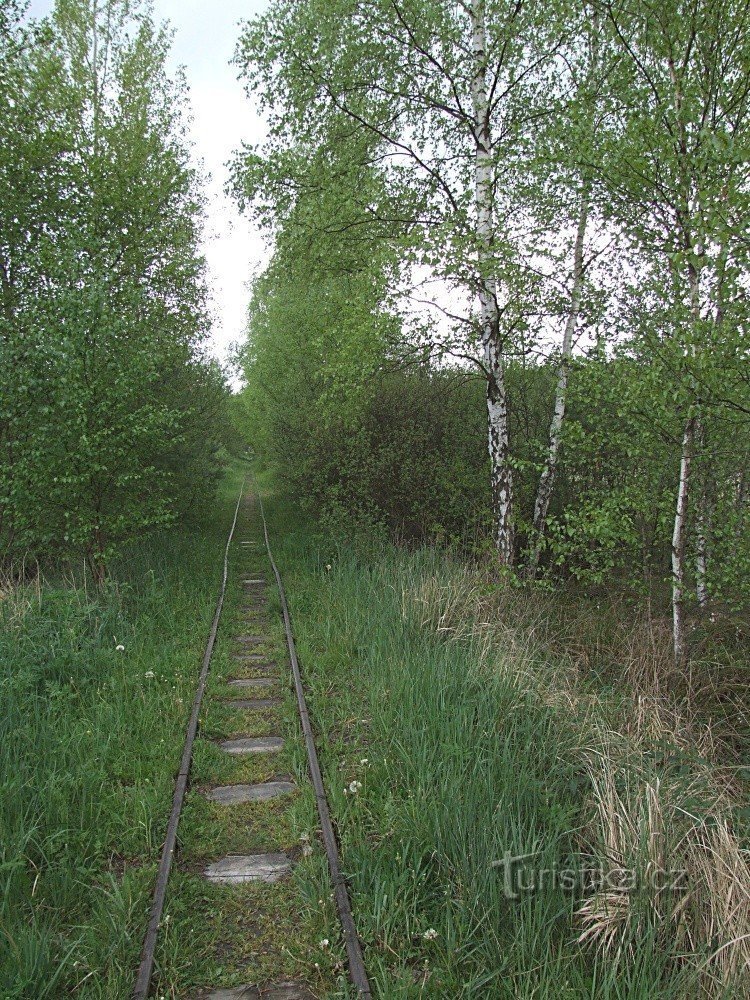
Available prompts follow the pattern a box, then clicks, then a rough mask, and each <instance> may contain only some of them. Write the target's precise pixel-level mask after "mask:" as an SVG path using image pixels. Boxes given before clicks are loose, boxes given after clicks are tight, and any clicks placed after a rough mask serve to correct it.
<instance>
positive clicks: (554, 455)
mask: <svg viewBox="0 0 750 1000" xmlns="http://www.w3.org/2000/svg"><path fill="white" fill-rule="evenodd" d="M589 204H590V187H589V186H588V185H586V186H585V187H584V189H583V192H582V194H581V205H580V210H579V213H578V230H577V232H576V240H575V244H574V247H573V284H572V287H571V291H570V310H569V312H568V318H567V321H566V323H565V332H564V333H563V343H562V355H561V357H560V368H559V370H558V373H557V386H556V388H555V408H554V411H553V414H552V421H551V423H550V428H549V446H548V449H547V458H546V460H545V463H544V468H543V469H542V474H541V476H540V477H539V486H538V488H537V493H536V502H535V504H534V522H533V532H532V547H531V551H530V552H529V560H528V565H527V575H528V577H529V578H530V579H532V580H533V579H534V577H535V576H536V572H537V567H538V566H539V556H540V553H541V550H542V540H543V538H544V529H545V525H546V523H547V512H548V511H549V505H550V500H551V499H552V491H553V489H554V485H555V477H556V475H557V463H558V458H559V454H560V439H561V437H562V427H563V421H564V419H565V406H566V402H567V395H568V376H569V372H570V357H571V354H572V352H573V336H574V334H575V329H576V324H577V322H578V317H579V315H580V312H581V292H582V290H583V270H584V269H583V245H584V241H585V238H586V224H587V222H588V216H589Z"/></svg>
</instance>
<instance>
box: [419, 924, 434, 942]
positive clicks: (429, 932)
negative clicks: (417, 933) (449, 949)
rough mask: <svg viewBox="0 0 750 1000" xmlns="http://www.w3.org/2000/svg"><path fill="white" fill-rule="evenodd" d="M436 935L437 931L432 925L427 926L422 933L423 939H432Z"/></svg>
mask: <svg viewBox="0 0 750 1000" xmlns="http://www.w3.org/2000/svg"><path fill="white" fill-rule="evenodd" d="M437 936H438V932H437V931H436V930H435V928H434V927H429V928H428V929H427V930H426V931H425V932H424V934H423V935H422V937H423V938H424V939H425V941H434V940H435V938H436V937H437Z"/></svg>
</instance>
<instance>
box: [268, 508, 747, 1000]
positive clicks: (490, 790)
mask: <svg viewBox="0 0 750 1000" xmlns="http://www.w3.org/2000/svg"><path fill="white" fill-rule="evenodd" d="M270 506H271V511H270V513H271V532H272V544H273V545H274V548H275V551H276V554H277V557H278V559H279V561H280V564H281V569H282V573H283V574H284V577H285V581H286V585H287V588H288V591H289V595H290V600H291V607H292V615H293V618H294V625H295V630H296V635H297V641H298V648H299V652H300V658H301V661H302V666H303V675H304V679H305V684H306V687H307V689H308V691H309V700H310V707H311V713H312V716H313V719H314V725H315V727H316V729H317V733H318V741H319V747H320V751H321V758H322V764H323V768H324V772H325V780H326V783H327V786H328V788H329V791H330V797H331V804H332V810H333V813H334V817H335V821H336V824H337V827H338V834H339V838H340V842H341V846H342V852H343V862H344V868H345V870H346V872H347V874H348V876H349V879H350V884H351V891H352V897H353V907H354V911H355V915H356V920H357V924H358V928H359V931H360V934H361V936H362V937H363V940H364V942H365V946H366V951H365V957H366V962H367V966H368V971H369V973H370V976H371V978H372V981H373V985H374V991H375V995H376V996H377V997H381V998H412V997H414V998H416V997H430V998H458V997H461V998H469V997H471V998H479V997H496V998H507V1000H521V998H523V1000H532V998H533V1000H543V998H546V1000H573V998H576V1000H579V998H591V1000H594V998H596V1000H640V998H644V1000H645V998H657V997H658V998H675V1000H676V998H678V997H679V998H684V997H687V996H697V995H702V994H701V992H700V989H699V984H700V983H701V982H703V981H702V980H701V979H700V976H699V974H698V972H697V966H698V965H699V964H700V962H701V959H702V958H703V957H708V956H709V954H710V951H711V949H712V948H713V947H714V946H715V942H711V941H709V940H705V941H702V942H701V941H698V942H697V943H696V946H695V949H694V953H693V954H692V955H691V956H689V958H690V961H688V962H683V961H682V960H681V958H680V957H679V955H678V954H677V952H678V950H679V949H678V948H677V946H676V945H673V944H672V943H671V941H670V929H669V927H668V926H667V927H666V929H665V927H664V926H661V925H660V924H659V922H658V921H650V920H649V919H648V918H646V919H644V920H643V921H640V922H638V921H637V920H635V919H633V921H632V930H631V931H627V930H626V931H625V932H624V933H623V934H622V936H621V939H620V940H621V942H622V946H623V947H622V952H621V953H620V954H619V955H618V954H617V952H616V951H615V949H611V950H608V949H606V948H595V947H586V946H584V945H582V944H579V943H577V938H578V936H579V934H580V932H581V929H582V928H581V925H580V923H579V922H578V921H577V919H576V916H575V911H576V909H577V908H578V907H579V906H580V904H581V902H582V899H581V893H580V892H571V891H569V890H568V889H567V888H566V887H565V886H564V885H559V884H557V883H556V882H555V881H554V880H552V879H549V880H546V881H545V882H544V884H543V885H542V887H541V888H538V889H537V890H536V891H521V892H519V893H517V894H515V893H514V895H517V896H518V898H508V895H507V893H506V891H505V888H504V880H503V876H502V871H501V869H498V868H497V867H494V866H493V862H494V861H496V860H498V859H501V858H502V857H503V856H504V855H505V854H506V852H507V853H509V854H510V855H513V856H518V855H526V854H531V853H533V854H534V861H533V866H532V867H533V870H534V871H536V872H538V871H540V870H545V869H547V870H548V869H552V868H561V867H562V868H568V867H572V868H574V869H576V868H580V865H581V858H580V849H581V839H580V837H579V833H580V829H581V827H582V826H585V825H586V824H590V823H591V822H592V819H591V817H592V806H591V796H592V785H591V781H590V775H589V773H588V771H587V767H586V761H587V760H588V756H587V754H588V750H587V746H588V743H587V741H588V740H589V739H590V738H593V737H592V734H593V733H594V732H595V731H596V725H597V724H601V726H602V727H603V728H606V726H607V724H608V719H607V716H606V712H600V708H599V707H597V708H596V709H595V710H594V716H595V718H592V710H591V709H590V708H588V707H587V706H588V705H589V704H590V702H589V700H588V699H587V698H585V697H584V698H582V699H581V706H580V707H578V706H571V705H570V704H565V703H564V699H555V698H554V697H551V698H546V697H544V696H543V690H544V684H543V683H542V684H538V683H537V681H536V680H535V679H529V677H530V674H531V667H532V664H530V663H528V664H527V663H525V662H524V660H523V653H522V652H519V650H518V649H516V648H515V647H513V646H511V645H508V646H505V647H503V645H502V644H501V643H498V644H497V645H495V646H493V645H492V644H491V643H490V645H489V646H488V644H487V641H486V639H483V636H482V629H478V630H475V631H473V632H472V630H471V629H468V628H467V629H466V630H465V634H464V635H463V637H462V638H460V639H457V638H455V636H454V635H453V633H452V632H448V631H447V630H446V632H445V633H443V632H441V631H440V628H439V627H438V628H436V627H434V626H433V623H431V622H430V620H429V619H430V614H429V612H427V611H424V610H423V605H422V602H421V597H420V595H421V594H422V592H423V591H424V589H425V587H426V586H429V587H430V588H432V589H434V586H435V582H436V581H437V583H438V585H440V586H442V585H445V586H446V587H447V588H449V587H450V585H451V576H452V573H453V572H454V569H453V568H452V567H453V564H452V563H451V561H450V560H449V559H445V558H443V557H441V556H440V555H439V554H437V553H435V552H431V551H422V552H417V553H409V552H406V551H400V550H397V549H396V548H392V547H389V546H383V545H381V544H375V545H370V546H367V545H365V546H364V547H359V548H358V547H356V546H354V547H353V546H351V545H343V544H335V543H334V542H333V541H332V540H330V539H328V538H326V537H325V536H324V535H320V534H317V535H316V534H313V533H311V532H310V530H309V527H306V526H299V525H297V526H295V519H294V514H293V512H290V511H289V510H287V509H284V508H283V507H282V506H280V505H277V504H271V505H270ZM517 599H518V600H523V597H522V595H520V594H519V595H518V598H517ZM533 669H534V670H535V671H536V672H537V673H538V674H540V675H543V674H544V673H545V671H546V672H547V673H548V674H549V676H550V678H551V679H553V678H554V676H555V667H554V665H553V664H545V663H544V662H541V663H536V664H533ZM584 694H585V692H584ZM597 712H599V713H600V714H599V715H596V713H597ZM609 721H610V722H614V720H613V719H611V720H609ZM592 746H593V744H592ZM634 773H635V772H634ZM355 781H356V782H360V783H361V789H359V790H358V791H357V792H356V794H351V793H349V792H348V787H349V785H350V783H351V782H355ZM345 790H347V791H345ZM537 877H538V876H537ZM428 932H429V933H428ZM433 932H436V933H434V934H433ZM665 940H666V945H665ZM704 985H705V983H704ZM737 988H739V990H740V991H741V990H742V987H741V986H738V984H737V982H735V983H734V985H728V986H726V987H725V988H724V987H722V986H721V985H717V984H716V983H713V985H712V990H713V991H712V993H711V995H712V996H725V997H730V996H738V995H740V994H738V993H737V992H736V989H737Z"/></svg>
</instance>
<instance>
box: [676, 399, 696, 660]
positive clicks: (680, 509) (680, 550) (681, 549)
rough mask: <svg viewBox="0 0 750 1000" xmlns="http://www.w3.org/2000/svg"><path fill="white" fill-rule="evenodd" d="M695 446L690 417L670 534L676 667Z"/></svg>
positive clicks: (682, 646)
mask: <svg viewBox="0 0 750 1000" xmlns="http://www.w3.org/2000/svg"><path fill="white" fill-rule="evenodd" d="M694 443H695V417H693V416H690V417H688V420H687V421H686V423H685V427H684V429H683V433H682V450H681V455H680V480H679V484H678V487H677V503H676V504H675V517H674V527H673V530H672V644H673V649H674V658H675V660H676V662H677V663H680V664H682V663H684V662H685V661H686V660H687V640H686V628H685V552H686V548H687V513H688V501H689V498H690V470H691V465H692V460H693V447H694Z"/></svg>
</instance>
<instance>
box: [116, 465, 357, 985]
mask: <svg viewBox="0 0 750 1000" xmlns="http://www.w3.org/2000/svg"><path fill="white" fill-rule="evenodd" d="M245 493H246V483H243V486H242V488H241V490H240V495H239V497H238V499H237V505H236V508H235V512H234V518H233V521H232V526H231V529H230V531H229V536H228V538H227V543H226V547H225V550H224V560H223V569H222V580H221V587H220V591H219V597H218V600H217V604H216V610H215V612H214V617H213V621H212V624H211V629H210V632H209V637H208V641H207V644H206V649H205V652H204V656H203V661H202V664H201V671H200V674H199V678H198V684H197V688H196V692H195V698H194V701H193V706H192V710H191V713H190V718H189V721H188V725H187V730H186V734H185V743H184V747H183V752H182V757H181V761H180V767H179V770H178V772H177V775H176V777H175V786H174V794H173V799H172V809H171V812H170V816H169V821H168V824H167V831H166V835H165V840H164V845H163V848H162V853H161V859H160V863H159V869H158V873H157V879H156V884H155V888H154V894H153V898H152V903H151V908H150V913H149V919H148V925H147V929H146V934H145V937H144V942H143V949H142V953H141V960H140V964H139V967H138V972H137V975H136V980H135V984H134V986H133V991H132V1000H147V998H148V997H149V996H150V993H151V986H152V981H153V977H154V968H155V961H156V949H157V943H158V940H159V933H160V930H161V928H162V919H163V915H164V906H165V901H166V898H167V893H168V885H169V877H170V873H171V871H172V867H173V863H174V861H175V856H176V853H177V849H178V827H179V822H180V816H181V813H182V809H183V804H184V801H185V796H186V793H187V791H188V788H189V784H190V770H191V762H192V757H193V750H194V746H195V741H196V740H197V739H200V738H201V734H200V728H199V719H200V713H201V709H202V707H203V702H204V696H205V692H206V685H207V682H208V678H209V672H210V667H211V658H212V655H213V652H214V647H215V645H216V639H217V635H218V632H219V626H220V622H221V615H222V610H223V606H224V601H225V597H226V593H227V586H228V581H229V556H230V551H231V550H232V546H233V545H236V544H239V547H240V549H241V551H242V552H244V553H249V552H253V553H254V554H257V552H258V549H259V547H260V546H261V544H262V546H263V547H264V549H265V553H266V556H267V559H268V563H269V565H270V568H271V570H272V573H273V577H274V580H275V583H276V586H277V588H278V593H279V599H280V603H281V609H282V618H283V625H284V634H285V638H286V646H287V651H288V656H289V667H290V674H289V678H288V679H289V682H290V683H291V686H292V687H293V689H294V694H295V698H296V703H297V708H298V712H299V719H300V724H301V728H302V735H303V739H304V743H305V750H306V753H307V762H308V775H309V779H310V781H311V783H312V786H313V791H314V794H315V802H316V806H317V811H318V819H319V825H320V835H321V841H322V843H323V847H324V849H325V852H326V857H327V860H328V869H329V873H330V879H331V886H332V890H333V896H334V899H335V901H336V907H337V911H338V916H339V920H340V924H341V934H342V939H343V941H344V944H345V947H346V954H347V963H348V971H349V977H350V980H351V983H352V985H353V986H354V988H355V990H356V994H357V996H359V997H364V998H367V997H370V996H371V991H370V985H369V982H368V979H367V973H366V970H365V965H364V961H363V956H362V949H361V945H360V942H359V938H358V936H357V931H356V926H355V923H354V916H353V914H352V909H351V904H350V900H349V894H348V889H347V885H346V881H345V879H344V877H343V875H342V872H341V863H340V858H339V852H338V845H337V842H336V836H335V831H334V828H333V823H332V821H331V816H330V810H329V807H328V800H327V796H326V792H325V787H324V783H323V778H322V774H321V770H320V765H319V762H318V755H317V751H316V747H315V739H314V735H313V730H312V725H311V722H310V717H309V713H308V710H307V704H306V700H305V691H304V685H303V682H302V675H301V671H300V665H299V660H298V657H297V651H296V647H295V643H294V633H293V629H292V620H291V615H290V613H289V606H288V603H287V599H286V593H285V590H284V585H283V581H282V578H281V574H280V572H279V569H278V566H277V564H276V562H275V560H274V558H273V553H272V550H271V544H270V538H269V533H268V525H267V522H266V518H265V511H264V508H263V502H262V499H261V498H260V495H259V494H257V495H258V502H259V507H260V515H261V524H262V533H263V540H262V543H261V542H260V541H259V540H258V539H253V538H240V539H237V540H235V536H236V535H237V534H238V531H237V528H238V523H239V519H240V510H241V504H242V499H243V496H244V495H245ZM256 493H257V491H256ZM240 585H241V586H242V588H243V590H244V591H245V594H246V595H247V598H248V599H249V601H250V607H254V606H263V605H264V604H265V587H266V580H265V577H264V576H262V575H260V574H255V575H253V576H244V577H243V578H242V579H241V580H240ZM263 640H264V636H263V635H261V634H248V635H241V636H237V637H235V642H236V643H239V644H240V645H241V646H243V647H244V648H245V649H246V650H252V649H253V648H255V647H256V646H260V645H262V643H263ZM254 657H255V659H257V660H259V661H260V660H262V656H260V655H255V654H253V653H252V652H248V654H247V658H248V659H253V658H254ZM277 680H278V678H276V677H273V676H254V677H251V678H240V679H237V680H233V681H230V685H231V686H232V687H233V688H234V689H235V692H234V693H235V694H237V695H239V696H240V697H237V698H235V699H233V700H232V701H230V705H234V706H236V708H237V709H238V710H242V709H243V708H247V709H249V710H251V711H252V710H263V711H266V710H268V711H273V710H274V708H275V707H276V706H277V702H278V699H276V698H273V697H265V696H266V695H268V694H269V693H270V691H269V690H266V689H272V688H273V686H274V684H275V683H276V681H277ZM282 744H283V740H282V739H281V738H280V737H279V736H268V735H262V736H261V735H258V734H254V733H252V732H247V733H244V734H243V735H242V736H240V737H238V738H236V739H232V740H226V741H224V742H223V743H222V744H221V748H222V749H223V750H224V751H225V752H226V753H228V754H231V755H238V756H241V755H245V754H254V755H255V754H272V753H275V752H276V751H277V750H279V749H280V747H281V746H282ZM294 787H295V786H294V784H293V783H291V782H288V781H270V782H269V781H265V782H262V783H259V784H255V785H225V786H217V787H215V788H212V789H210V790H208V792H207V793H206V794H207V797H208V798H209V800H211V801H213V802H217V803H221V804H222V805H223V806H226V807H227V808H232V807H233V806H234V805H238V804H241V803H248V802H251V803H252V802H254V801H265V800H267V799H269V798H275V797H277V796H281V795H284V794H286V793H288V792H289V791H291V790H293V789H294ZM291 866H292V862H291V861H290V859H289V858H288V857H287V856H286V855H285V854H283V853H279V852H274V851H270V850H269V851H267V852H263V853H259V852H256V853H253V854H247V855H239V854H232V855H228V856H226V857H224V858H220V859H218V860H217V861H215V862H213V863H212V864H210V865H208V866H207V868H206V869H205V871H204V877H205V878H206V879H207V880H208V881H209V882H213V883H215V884H219V885H237V884H242V883H251V882H259V881H260V882H265V883H274V882H278V881H280V880H281V879H283V878H285V877H287V876H288V874H289V872H290V869H291ZM251 972H252V970H249V973H251ZM193 996H194V998H195V1000H312V996H313V995H312V993H310V991H309V989H308V988H307V986H306V985H305V983H304V982H301V981H297V980H294V981H291V980H286V979H285V980H279V981H276V982H266V983H248V984H246V985H243V986H239V987H233V988H230V989H225V988H221V987H215V988H213V987H211V986H210V985H208V986H207V987H206V988H205V989H204V990H203V991H202V992H198V993H196V994H194V995H193ZM186 1000H188V998H186ZM190 1000H192V998H190Z"/></svg>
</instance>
